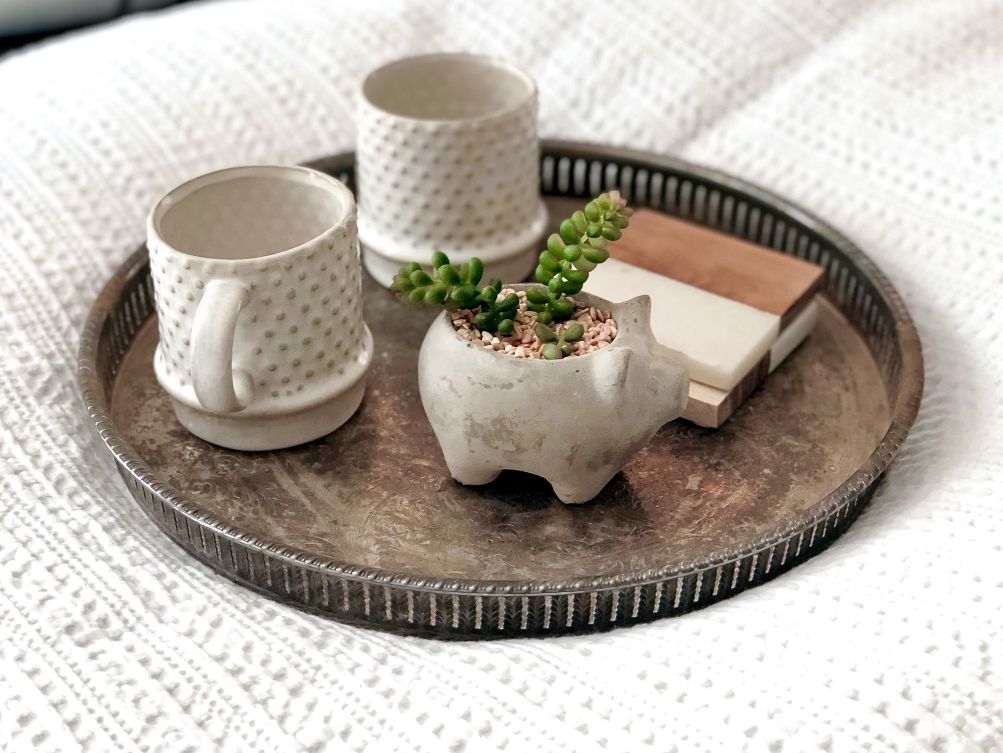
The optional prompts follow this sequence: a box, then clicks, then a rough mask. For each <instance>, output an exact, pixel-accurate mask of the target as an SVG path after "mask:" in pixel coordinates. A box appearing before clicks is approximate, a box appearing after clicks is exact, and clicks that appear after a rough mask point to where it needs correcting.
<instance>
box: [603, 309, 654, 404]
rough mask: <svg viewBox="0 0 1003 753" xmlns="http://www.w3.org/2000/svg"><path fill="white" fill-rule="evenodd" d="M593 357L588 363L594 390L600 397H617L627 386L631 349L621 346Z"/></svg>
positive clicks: (631, 356)
mask: <svg viewBox="0 0 1003 753" xmlns="http://www.w3.org/2000/svg"><path fill="white" fill-rule="evenodd" d="M645 297H647V296H645ZM595 356H596V357H594V358H590V359H589V361H590V362H591V363H590V366H591V369H592V376H593V380H594V384H595V388H596V390H597V391H598V392H599V394H600V395H610V396H614V395H618V394H619V391H620V390H621V389H622V388H623V387H624V386H625V385H626V384H627V372H628V370H629V369H630V361H631V359H632V358H633V356H634V351H633V349H632V348H630V347H629V346H624V345H621V346H618V347H615V348H610V349H608V350H607V351H606V352H599V353H596V354H595Z"/></svg>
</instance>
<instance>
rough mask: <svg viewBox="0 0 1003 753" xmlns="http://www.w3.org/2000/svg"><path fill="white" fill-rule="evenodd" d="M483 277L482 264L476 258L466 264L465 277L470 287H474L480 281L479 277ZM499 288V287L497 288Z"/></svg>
mask: <svg viewBox="0 0 1003 753" xmlns="http://www.w3.org/2000/svg"><path fill="white" fill-rule="evenodd" d="M483 276H484V264H483V263H482V262H481V260H480V259H478V258H477V257H476V256H475V257H474V258H473V259H471V260H470V261H468V262H467V276H466V281H467V282H469V283H470V284H471V285H476V284H477V283H479V282H480V281H481V277H483ZM498 287H499V288H500V287H501V285H499V286H498Z"/></svg>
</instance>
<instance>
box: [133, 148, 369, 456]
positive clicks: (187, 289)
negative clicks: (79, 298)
mask: <svg viewBox="0 0 1003 753" xmlns="http://www.w3.org/2000/svg"><path fill="white" fill-rule="evenodd" d="M147 234H148V241H147V245H148V247H149V251H150V267H151V271H152V275H153V282H154V286H155V289H156V299H157V315H158V317H159V327H160V344H159V345H158V346H157V351H156V354H155V356H154V369H155V371H156V375H157V380H158V381H159V382H160V385H161V386H162V387H163V388H164V389H165V390H166V391H167V392H168V393H169V394H170V396H171V399H172V401H173V404H174V411H175V414H176V415H177V417H178V420H179V421H180V422H181V423H182V425H184V426H185V428H187V429H188V430H189V431H191V432H192V433H193V434H195V435H196V436H199V437H201V438H202V439H205V440H207V441H209V442H213V443H214V444H218V445H222V446H224V447H230V448H233V449H238V450H270V449H277V448H279V447H289V446H292V445H296V444H300V443H302V442H307V441H309V440H312V439H316V438H317V437H321V436H323V435H325V434H328V433H329V432H331V431H333V430H335V429H337V428H338V427H339V426H341V425H342V424H343V423H344V422H345V421H347V420H348V419H349V418H350V417H351V416H352V414H353V413H355V411H356V409H357V408H358V407H359V404H360V402H361V401H362V395H363V392H364V390H365V375H366V371H367V369H368V368H369V363H370V361H371V360H372V353H373V343H372V336H371V335H370V333H369V329H368V328H367V327H366V324H365V322H364V321H363V320H362V291H361V267H360V263H359V244H358V236H357V231H356V210H355V200H354V197H353V196H352V193H351V191H349V190H348V189H347V188H346V187H345V186H344V185H343V184H342V183H340V182H338V181H337V180H335V179H334V178H331V177H330V176H327V175H324V174H322V173H319V172H316V171H314V170H309V169H307V168H303V167H273V166H260V167H258V166H255V167H236V168H231V169H228V170H220V171H218V172H214V173H209V174H208V175H203V176H201V177H199V178H195V179H194V180H191V181H189V182H187V183H185V184H183V185H181V186H179V187H178V188H175V189H174V190H172V191H170V192H169V193H168V194H167V195H166V196H165V197H164V198H162V199H161V200H160V201H159V202H158V203H157V205H156V206H155V207H154V209H153V211H152V212H151V213H150V217H149V220H148V222H147Z"/></svg>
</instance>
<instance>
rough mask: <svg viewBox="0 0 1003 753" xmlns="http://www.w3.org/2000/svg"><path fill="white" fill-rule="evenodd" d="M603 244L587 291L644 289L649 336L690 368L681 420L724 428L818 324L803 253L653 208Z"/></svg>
mask: <svg viewBox="0 0 1003 753" xmlns="http://www.w3.org/2000/svg"><path fill="white" fill-rule="evenodd" d="M609 248H610V255H611V258H610V260H609V261H608V262H606V263H605V264H603V265H601V266H600V267H597V268H596V270H595V271H594V272H593V273H592V275H591V277H590V278H589V281H588V283H587V284H586V287H585V289H586V290H587V291H588V292H591V293H595V294H597V295H599V296H602V297H604V298H608V299H610V300H614V301H619V300H625V299H626V298H630V297H632V296H634V295H637V294H638V293H647V294H648V295H650V296H651V299H652V316H651V319H652V329H653V330H654V333H655V337H656V338H657V339H658V340H659V342H661V343H662V344H664V345H666V346H668V347H670V348H673V349H674V350H678V351H679V352H680V353H682V354H683V356H684V360H685V361H686V364H687V367H688V368H689V370H690V379H691V380H692V381H691V387H690V399H689V406H688V407H687V409H686V411H685V412H684V413H683V418H686V419H688V420H690V421H692V422H693V423H696V424H698V425H700V426H707V427H715V428H716V427H718V426H721V424H723V423H724V422H725V421H726V420H727V419H728V418H729V417H730V416H731V415H732V413H734V412H735V410H736V409H737V408H738V407H739V406H740V405H741V404H742V402H743V401H744V400H745V399H746V398H748V396H749V395H751V394H752V392H753V391H754V390H755V389H756V387H758V386H759V385H760V384H761V383H762V381H763V380H764V379H765V378H766V376H767V375H768V374H769V373H770V372H771V371H773V369H775V368H776V367H777V366H779V365H780V363H782V362H783V360H784V359H785V358H786V357H787V356H788V355H789V354H790V353H791V352H792V351H793V350H794V349H795V348H796V347H797V346H798V345H799V344H800V343H801V342H802V341H803V340H804V338H805V337H807V336H808V334H810V333H811V330H812V329H813V327H814V326H815V321H816V319H817V316H818V309H817V305H816V304H815V303H814V302H813V298H814V296H815V294H816V293H817V291H818V289H819V286H820V284H821V280H822V269H821V268H820V267H818V266H816V265H814V264H810V263H808V262H805V261H802V260H801V259H797V258H795V257H793V256H788V255H786V254H782V253H779V252H777V251H773V250H771V249H768V248H764V247H762V246H757V245H755V244H753V243H749V242H747V241H744V240H741V239H738V238H734V237H732V236H729V235H725V234H723V233H718V232H715V231H712V230H707V229H706V228H701V227H698V226H696V225H692V224H690V223H688V222H685V221H683V220H679V219H676V218H673V217H668V216H666V215H663V214H660V213H658V212H653V211H650V210H641V211H639V212H637V213H636V214H635V215H634V217H633V218H632V220H631V224H630V230H629V231H628V232H627V233H625V234H624V236H623V238H622V239H620V240H619V241H617V242H616V243H612V244H610V247H609Z"/></svg>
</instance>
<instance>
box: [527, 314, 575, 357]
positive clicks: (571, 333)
mask: <svg viewBox="0 0 1003 753" xmlns="http://www.w3.org/2000/svg"><path fill="white" fill-rule="evenodd" d="M534 331H535V332H536V336H537V337H538V338H540V342H542V343H543V347H542V348H540V355H541V356H542V357H543V358H546V359H547V360H548V361H556V360H558V359H560V358H564V356H570V355H571V343H573V342H578V341H579V340H581V339H582V335H584V334H585V327H584V326H583V325H582V323H581V322H571V324H569V325H568V326H567V327H565V328H564V331H563V332H560V333H558V332H556V331H555V330H553V329H551V328H550V327H548V326H547V325H546V324H537V325H536V329H535V330H534Z"/></svg>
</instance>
